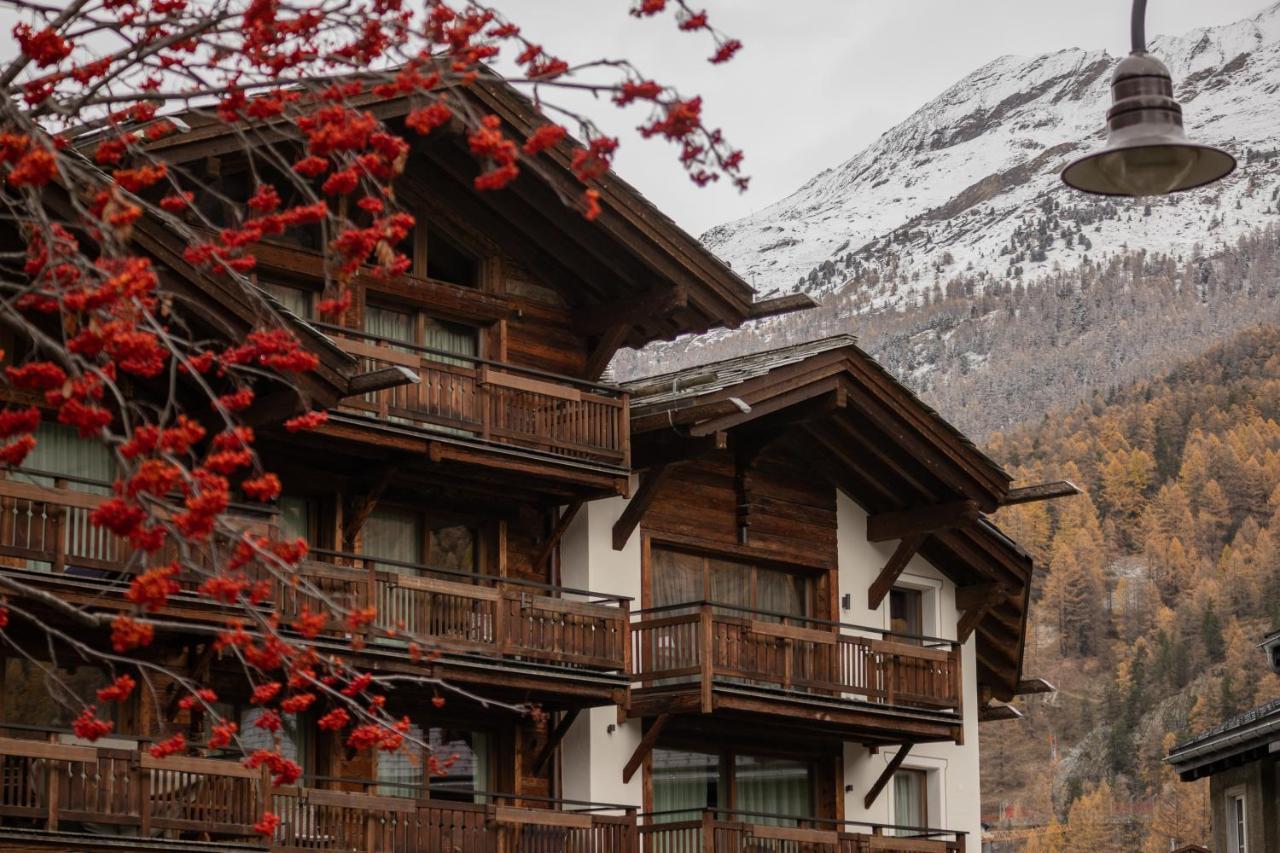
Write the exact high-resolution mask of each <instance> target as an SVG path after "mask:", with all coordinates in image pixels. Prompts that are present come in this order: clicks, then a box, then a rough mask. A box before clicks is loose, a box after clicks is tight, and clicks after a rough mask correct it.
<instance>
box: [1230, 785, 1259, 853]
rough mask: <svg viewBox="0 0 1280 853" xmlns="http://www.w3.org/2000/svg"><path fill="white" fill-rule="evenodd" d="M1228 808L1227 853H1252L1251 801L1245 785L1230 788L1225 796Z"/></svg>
mask: <svg viewBox="0 0 1280 853" xmlns="http://www.w3.org/2000/svg"><path fill="white" fill-rule="evenodd" d="M1224 796H1225V798H1226V806H1227V820H1226V827H1227V853H1252V848H1250V846H1249V800H1248V791H1247V789H1246V788H1245V786H1243V785H1237V786H1235V787H1234V788H1228V789H1227V791H1226V793H1225V794H1224Z"/></svg>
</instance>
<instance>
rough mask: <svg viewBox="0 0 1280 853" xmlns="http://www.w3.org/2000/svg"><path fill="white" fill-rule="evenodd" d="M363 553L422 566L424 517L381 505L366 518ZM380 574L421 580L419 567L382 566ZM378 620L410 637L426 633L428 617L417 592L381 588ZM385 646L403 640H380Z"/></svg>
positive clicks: (385, 586)
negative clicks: (400, 629) (404, 632)
mask: <svg viewBox="0 0 1280 853" xmlns="http://www.w3.org/2000/svg"><path fill="white" fill-rule="evenodd" d="M360 553H361V554H363V555H365V556H369V557H374V558H379V557H380V558H382V559H384V560H399V561H401V562H405V563H415V564H419V565H420V564H421V563H422V515H421V513H417V512H413V511H411V510H403V509H396V508H394V507H384V506H379V507H378V508H377V509H375V510H374V511H373V512H372V513H370V514H369V517H368V518H367V519H365V522H364V528H363V529H362V531H361V534H360ZM377 568H378V570H379V571H384V572H395V573H397V574H402V575H408V576H410V577H419V576H421V575H422V574H423V572H422V570H421V569H420V568H415V567H411V566H397V565H393V564H379V565H378V567H377ZM377 607H378V620H377V624H378V625H380V626H384V627H391V626H396V625H403V626H404V630H405V631H407V632H408V633H409V634H421V633H424V631H425V630H426V628H427V626H428V624H429V619H430V617H429V615H428V614H427V613H426V612H425V609H424V607H423V606H422V597H421V596H420V595H419V593H418V591H417V590H412V589H402V588H400V587H392V586H387V585H384V584H379V585H378V601H377ZM376 641H377V642H378V643H379V644H383V645H402V644H403V643H404V642H405V641H404V640H397V639H389V638H387V637H377V638H376Z"/></svg>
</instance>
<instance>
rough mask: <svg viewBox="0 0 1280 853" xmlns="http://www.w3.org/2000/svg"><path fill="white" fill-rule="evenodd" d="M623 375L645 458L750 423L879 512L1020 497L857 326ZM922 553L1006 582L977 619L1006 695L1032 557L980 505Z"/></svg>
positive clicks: (1000, 693) (1015, 665)
mask: <svg viewBox="0 0 1280 853" xmlns="http://www.w3.org/2000/svg"><path fill="white" fill-rule="evenodd" d="M623 387H624V388H625V389H626V390H628V391H629V392H630V393H631V394H632V401H631V408H632V430H633V436H634V437H633V441H632V452H633V457H634V458H635V460H636V464H637V466H643V465H644V464H645V463H646V460H647V459H648V460H652V459H658V458H662V459H667V460H669V459H673V458H680V453H681V452H682V450H685V451H688V452H696V450H695V448H696V447H703V448H705V447H706V446H707V444H706V442H707V440H708V439H710V438H713V437H714V435H715V434H716V433H721V432H724V433H731V434H742V433H746V434H749V435H752V436H756V437H759V438H761V439H767V440H770V441H779V442H783V443H785V445H786V446H787V447H788V448H789V449H790V450H791V451H793V452H794V454H795V455H796V456H798V457H799V458H801V459H804V460H806V461H808V462H810V463H811V464H812V466H813V470H815V471H820V472H822V473H823V474H825V475H826V476H827V477H828V478H829V479H831V480H832V481H833V482H834V484H835V485H837V486H838V487H840V488H841V489H842V490H844V491H845V492H846V493H848V494H849V496H850V497H852V498H853V499H854V500H856V501H857V502H858V503H859V504H861V505H862V506H863V508H865V509H866V510H867V512H868V513H870V514H872V515H875V514H880V513H894V512H898V511H905V510H913V509H920V508H924V509H926V510H927V509H928V508H931V507H942V506H944V505H948V504H954V503H957V502H963V501H972V502H973V503H974V504H976V505H977V506H978V507H979V508H980V509H981V510H983V511H985V512H990V511H993V510H995V509H996V508H998V507H999V506H1000V505H1001V504H1002V503H1003V502H1004V500H1005V499H1006V498H1007V497H1008V495H1009V487H1010V483H1011V478H1010V477H1009V475H1008V474H1007V473H1006V472H1005V471H1004V470H1003V469H1002V468H1001V467H1000V466H999V465H997V464H996V463H995V462H994V461H992V460H991V459H990V458H989V457H987V456H986V455H985V454H984V453H982V451H980V450H979V449H978V448H977V447H976V446H975V445H974V444H973V443H972V442H971V441H970V440H969V439H968V438H967V437H966V436H965V435H964V434H963V433H961V432H960V431H959V430H958V429H956V428H955V427H954V426H952V425H951V424H950V423H948V422H947V421H946V420H945V419H944V418H942V416H941V415H939V414H938V413H937V412H936V411H934V410H933V409H931V408H930V407H929V406H927V405H925V404H924V403H923V402H922V401H921V400H920V398H919V397H917V396H916V395H915V394H914V393H912V392H911V391H910V389H908V388H907V387H906V386H905V385H903V384H902V383H901V382H898V381H897V380H896V379H894V378H893V377H892V376H891V375H890V374H889V373H888V372H887V371H886V370H884V368H882V367H881V366H880V365H879V364H878V363H877V362H876V361H875V359H873V358H871V356H869V355H868V354H867V353H866V352H864V351H863V350H862V349H861V348H859V347H858V346H857V341H856V339H855V338H854V337H853V336H852V335H837V336H834V337H829V338H824V339H822V340H817V341H810V342H806V343H801V344H794V345H789V346H785V347H779V348H777V349H774V350H769V351H766V352H757V353H751V354H749V355H743V356H738V357H734V358H729V359H724V360H722V361H717V362H713V363H711V364H704V365H699V366H696V367H692V368H689V369H686V370H680V371H673V372H670V373H663V374H656V375H651V376H646V377H643V378H640V379H635V380H632V381H631V382H628V383H625V384H624V386H623ZM694 442H702V443H701V444H700V445H695V444H694ZM920 553H921V554H922V555H923V556H924V557H925V558H926V559H928V560H929V561H930V563H932V564H933V565H934V566H936V567H937V568H938V569H939V570H940V571H942V572H943V573H944V574H946V575H948V576H949V577H951V578H952V579H953V580H954V581H955V582H956V583H957V584H958V585H971V584H972V585H977V584H984V583H992V584H994V585H995V586H997V587H999V588H1001V589H1002V590H1003V593H1002V595H1004V597H1002V598H1000V600H999V601H998V602H997V603H996V604H994V605H993V606H992V607H990V609H988V610H987V611H986V614H985V615H984V616H983V618H982V619H981V621H980V622H979V624H978V627H977V637H978V642H977V647H978V667H979V676H980V678H981V680H982V682H983V683H984V684H986V685H988V686H990V687H991V688H992V692H993V694H994V695H995V696H997V697H998V698H1000V699H1002V700H1004V701H1009V700H1010V699H1012V698H1013V696H1014V695H1016V693H1017V692H1018V689H1019V683H1020V682H1021V679H1022V659H1023V650H1024V637H1025V633H1026V619H1027V610H1028V607H1029V605H1030V587H1031V584H1030V581H1031V574H1032V570H1033V566H1032V560H1031V557H1030V555H1028V554H1027V553H1026V551H1024V550H1023V549H1022V548H1020V547H1019V546H1018V545H1017V543H1015V542H1014V541H1013V540H1012V539H1010V538H1009V537H1008V536H1006V535H1004V534H1003V533H1002V532H1001V531H1000V530H999V529H998V528H997V527H996V526H995V525H994V524H993V523H992V522H991V521H989V520H988V519H986V518H985V517H982V516H977V517H976V519H975V520H974V521H972V522H971V523H967V524H962V525H961V526H959V527H955V528H952V529H946V530H940V531H937V532H935V533H933V534H931V535H929V536H928V537H927V539H926V540H925V542H924V544H923V545H922V546H921V548H920ZM1006 593H1007V594H1006Z"/></svg>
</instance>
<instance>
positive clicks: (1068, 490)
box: [1000, 480, 1084, 506]
mask: <svg viewBox="0 0 1280 853" xmlns="http://www.w3.org/2000/svg"><path fill="white" fill-rule="evenodd" d="M1082 494H1084V489H1082V488H1080V487H1079V486H1077V485H1076V484H1075V483H1073V482H1071V481H1070V480H1055V481H1053V482H1052V483H1038V484H1036V485H1034V486H1014V487H1013V488H1011V489H1009V494H1008V495H1007V496H1006V497H1005V499H1004V500H1003V501H1001V502H1000V505H1001V506H1012V505H1013V504H1029V503H1034V502H1035V501H1050V500H1053V499H1054V498H1070V497H1074V496H1075V495H1082Z"/></svg>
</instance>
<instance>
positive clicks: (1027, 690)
mask: <svg viewBox="0 0 1280 853" xmlns="http://www.w3.org/2000/svg"><path fill="white" fill-rule="evenodd" d="M1013 692H1014V693H1016V694H1018V695H1019V696H1029V695H1031V694H1034V693H1057V692H1058V688H1056V687H1054V686H1053V685H1052V684H1050V683H1049V682H1048V681H1046V680H1045V679H1043V678H1024V679H1022V680H1021V681H1019V682H1018V686H1017V687H1015V688H1014V690H1013Z"/></svg>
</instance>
